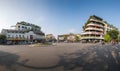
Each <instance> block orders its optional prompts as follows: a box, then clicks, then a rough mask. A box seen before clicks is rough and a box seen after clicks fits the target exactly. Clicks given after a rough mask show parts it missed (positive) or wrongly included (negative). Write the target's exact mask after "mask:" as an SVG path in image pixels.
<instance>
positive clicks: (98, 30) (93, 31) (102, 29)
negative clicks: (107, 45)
mask: <svg viewBox="0 0 120 71" xmlns="http://www.w3.org/2000/svg"><path fill="white" fill-rule="evenodd" d="M113 29H117V28H116V27H114V26H113V25H110V24H108V23H107V22H105V21H103V19H102V18H100V17H97V16H95V15H93V16H90V18H89V19H88V21H87V22H86V24H85V25H84V26H83V32H82V34H81V36H82V40H83V41H85V42H101V41H103V40H104V35H105V34H106V33H107V32H108V31H109V30H113Z"/></svg>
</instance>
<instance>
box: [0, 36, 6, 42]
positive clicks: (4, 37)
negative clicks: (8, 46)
mask: <svg viewBox="0 0 120 71" xmlns="http://www.w3.org/2000/svg"><path fill="white" fill-rule="evenodd" d="M5 41H6V36H5V35H3V34H0V44H2V43H5Z"/></svg>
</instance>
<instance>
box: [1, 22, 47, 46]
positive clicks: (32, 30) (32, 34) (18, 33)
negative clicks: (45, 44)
mask: <svg viewBox="0 0 120 71" xmlns="http://www.w3.org/2000/svg"><path fill="white" fill-rule="evenodd" d="M1 33H2V34H4V35H6V37H7V42H8V43H13V44H22V43H27V42H42V41H44V40H45V34H44V33H43V32H42V31H41V27H40V26H37V25H34V24H30V23H27V22H24V21H22V22H18V23H17V24H16V25H15V29H2V32H1Z"/></svg>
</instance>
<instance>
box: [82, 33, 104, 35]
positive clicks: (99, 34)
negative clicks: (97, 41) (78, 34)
mask: <svg viewBox="0 0 120 71" xmlns="http://www.w3.org/2000/svg"><path fill="white" fill-rule="evenodd" d="M85 34H96V35H103V33H101V32H83V33H82V35H85Z"/></svg>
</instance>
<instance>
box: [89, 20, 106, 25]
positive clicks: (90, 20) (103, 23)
mask: <svg viewBox="0 0 120 71" xmlns="http://www.w3.org/2000/svg"><path fill="white" fill-rule="evenodd" d="M90 21H95V22H99V23H101V24H103V25H104V22H103V21H99V20H95V19H90Z"/></svg>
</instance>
